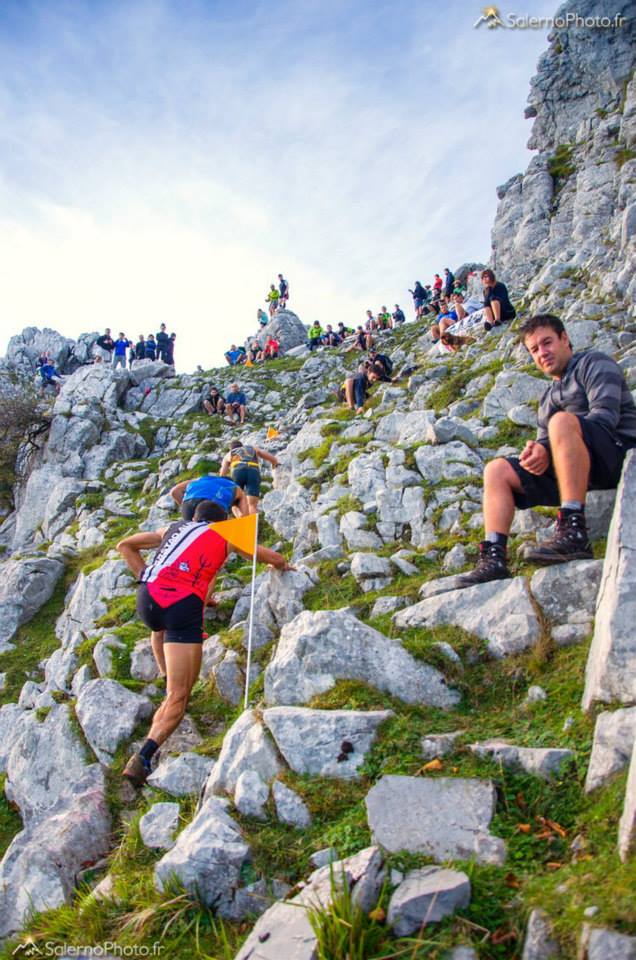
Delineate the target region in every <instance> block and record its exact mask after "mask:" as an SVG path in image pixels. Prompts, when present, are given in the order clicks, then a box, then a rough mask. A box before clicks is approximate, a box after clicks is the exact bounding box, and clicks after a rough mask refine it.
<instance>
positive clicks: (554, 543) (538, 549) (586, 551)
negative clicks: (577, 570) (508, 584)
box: [524, 510, 594, 566]
mask: <svg viewBox="0 0 636 960" xmlns="http://www.w3.org/2000/svg"><path fill="white" fill-rule="evenodd" d="M524 558H525V559H526V560H527V561H528V562H529V563H540V564H545V565H546V566H547V565H548V564H551V563H567V562H568V561H569V560H593V559H594V554H593V553H592V546H591V544H590V541H589V537H588V535H587V527H586V526H585V515H584V514H583V513H580V512H579V511H578V510H577V511H572V512H571V513H569V512H568V513H563V511H561V510H559V512H558V514H557V523H556V531H555V534H554V536H553V537H550V539H549V540H544V541H543V543H537V544H534V543H533V544H530V545H529V546H527V547H526V549H525V553H524Z"/></svg>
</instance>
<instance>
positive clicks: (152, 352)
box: [145, 333, 157, 360]
mask: <svg viewBox="0 0 636 960" xmlns="http://www.w3.org/2000/svg"><path fill="white" fill-rule="evenodd" d="M156 356H157V343H156V341H155V337H154V334H152V333H149V334H148V339H147V340H146V355H145V358H146V360H154V359H155V358H156Z"/></svg>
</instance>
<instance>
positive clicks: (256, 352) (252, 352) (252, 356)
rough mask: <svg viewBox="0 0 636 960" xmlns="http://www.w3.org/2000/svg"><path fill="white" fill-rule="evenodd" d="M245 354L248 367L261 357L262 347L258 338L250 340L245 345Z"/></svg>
mask: <svg viewBox="0 0 636 960" xmlns="http://www.w3.org/2000/svg"><path fill="white" fill-rule="evenodd" d="M245 356H246V360H245V363H246V364H247V365H248V366H250V367H251V366H252V365H253V364H255V363H256V361H257V360H262V359H263V348H262V347H261V345H260V343H259V342H258V340H256V339H254V340H250V342H249V344H248V346H247V352H246V354H245Z"/></svg>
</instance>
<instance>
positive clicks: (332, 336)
mask: <svg viewBox="0 0 636 960" xmlns="http://www.w3.org/2000/svg"><path fill="white" fill-rule="evenodd" d="M322 342H323V344H324V345H325V347H337V346H338V345H339V344H340V343H341V340H340V336H339V334H337V333H336V332H335V330H334V329H333V327H332V326H331V324H330V323H328V324H327V326H326V327H325V332H324V333H323V335H322Z"/></svg>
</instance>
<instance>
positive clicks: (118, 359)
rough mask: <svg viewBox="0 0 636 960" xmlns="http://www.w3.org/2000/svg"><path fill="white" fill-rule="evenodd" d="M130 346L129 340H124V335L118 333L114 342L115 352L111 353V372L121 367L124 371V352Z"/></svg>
mask: <svg viewBox="0 0 636 960" xmlns="http://www.w3.org/2000/svg"><path fill="white" fill-rule="evenodd" d="M129 346H130V340H127V339H126V334H125V333H120V334H119V337H118V338H117V340H115V352H114V353H113V370H116V369H117V367H123V368H124V370H125V369H126V351H127V350H128V347H129Z"/></svg>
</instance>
